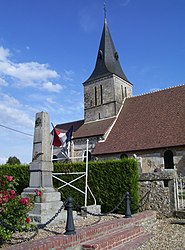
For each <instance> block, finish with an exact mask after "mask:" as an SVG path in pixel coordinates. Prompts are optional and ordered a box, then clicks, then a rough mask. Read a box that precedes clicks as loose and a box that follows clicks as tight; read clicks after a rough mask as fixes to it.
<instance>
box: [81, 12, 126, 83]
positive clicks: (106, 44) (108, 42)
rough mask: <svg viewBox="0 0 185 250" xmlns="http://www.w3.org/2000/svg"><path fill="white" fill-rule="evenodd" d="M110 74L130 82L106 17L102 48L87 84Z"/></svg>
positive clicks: (100, 47)
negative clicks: (123, 68) (122, 65)
mask: <svg viewBox="0 0 185 250" xmlns="http://www.w3.org/2000/svg"><path fill="white" fill-rule="evenodd" d="M105 11H106V10H105ZM105 13H106V12H105ZM110 74H115V75H117V76H118V77H120V78H122V79H123V80H125V81H127V82H129V81H128V79H127V77H126V76H125V74H124V72H123V70H122V68H121V65H120V62H119V56H118V52H117V51H116V49H115V46H114V43H113V40H112V38H111V34H110V32H109V28H108V25H107V20H106V16H105V18H104V27H103V32H102V36H101V41H100V46H99V50H98V55H97V60H96V66H95V68H94V71H93V73H92V74H91V76H90V77H89V79H88V80H87V81H86V82H89V81H92V80H95V79H98V78H100V77H104V76H107V75H110ZM86 82H85V83H86Z"/></svg>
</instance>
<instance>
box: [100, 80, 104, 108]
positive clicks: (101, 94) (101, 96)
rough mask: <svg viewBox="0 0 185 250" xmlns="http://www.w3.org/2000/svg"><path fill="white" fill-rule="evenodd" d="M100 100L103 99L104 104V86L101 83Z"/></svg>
mask: <svg viewBox="0 0 185 250" xmlns="http://www.w3.org/2000/svg"><path fill="white" fill-rule="evenodd" d="M100 100H101V104H103V86H102V85H100Z"/></svg>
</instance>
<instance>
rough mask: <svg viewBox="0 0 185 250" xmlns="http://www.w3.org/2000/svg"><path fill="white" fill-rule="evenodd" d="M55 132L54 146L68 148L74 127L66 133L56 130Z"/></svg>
mask: <svg viewBox="0 0 185 250" xmlns="http://www.w3.org/2000/svg"><path fill="white" fill-rule="evenodd" d="M53 130H54V139H53V146H55V147H66V146H67V144H68V142H69V141H71V138H72V133H73V126H71V128H70V129H69V130H68V131H67V132H66V133H61V132H60V131H59V130H57V129H56V128H53Z"/></svg>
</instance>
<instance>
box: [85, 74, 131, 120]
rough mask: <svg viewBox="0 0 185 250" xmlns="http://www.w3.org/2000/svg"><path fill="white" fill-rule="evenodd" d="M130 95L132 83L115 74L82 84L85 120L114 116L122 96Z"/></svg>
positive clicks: (122, 98)
mask: <svg viewBox="0 0 185 250" xmlns="http://www.w3.org/2000/svg"><path fill="white" fill-rule="evenodd" d="M125 88H126V89H125ZM131 95H132V85H131V84H128V83H127V82H126V81H124V80H122V79H121V78H119V77H117V76H115V75H111V76H108V77H104V78H100V79H98V80H96V81H92V82H90V83H89V84H86V85H84V107H85V108H84V111H85V121H86V122H87V121H95V120H98V119H102V118H108V117H112V116H115V115H116V114H117V113H118V111H119V109H120V107H121V104H122V102H123V100H124V98H125V97H126V96H127V97H129V96H131Z"/></svg>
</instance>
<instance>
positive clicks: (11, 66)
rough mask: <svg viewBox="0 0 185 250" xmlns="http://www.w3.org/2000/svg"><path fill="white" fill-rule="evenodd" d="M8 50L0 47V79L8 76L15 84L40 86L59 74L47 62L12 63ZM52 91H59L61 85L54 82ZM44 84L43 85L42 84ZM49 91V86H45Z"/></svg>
mask: <svg viewBox="0 0 185 250" xmlns="http://www.w3.org/2000/svg"><path fill="white" fill-rule="evenodd" d="M10 55H11V54H10V51H9V49H5V48H3V47H0V76H1V79H4V80H5V79H6V78H10V79H11V82H12V84H13V85H15V86H19V87H34V88H40V87H41V86H42V85H43V84H45V82H46V83H47V82H50V83H51V80H50V79H56V78H59V77H60V76H59V75H58V73H57V72H56V71H55V70H52V69H50V68H49V65H48V64H40V63H38V62H24V63H14V62H13V61H12V60H10ZM52 85H53V86H54V90H53V91H54V92H59V91H60V90H61V89H62V87H61V86H60V85H59V84H54V83H52ZM44 86H45V85H44ZM45 89H46V90H49V91H51V89H50V88H49V87H46V88H45Z"/></svg>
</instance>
